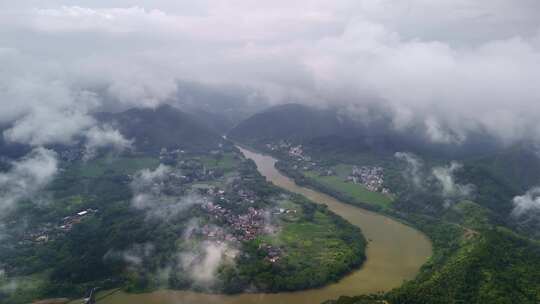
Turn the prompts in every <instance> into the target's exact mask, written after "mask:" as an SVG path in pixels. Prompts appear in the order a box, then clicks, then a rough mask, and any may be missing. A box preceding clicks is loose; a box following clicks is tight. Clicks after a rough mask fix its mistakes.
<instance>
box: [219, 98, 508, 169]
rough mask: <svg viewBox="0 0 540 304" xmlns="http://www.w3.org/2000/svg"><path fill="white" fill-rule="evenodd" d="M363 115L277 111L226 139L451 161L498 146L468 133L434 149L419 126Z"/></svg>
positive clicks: (294, 108)
mask: <svg viewBox="0 0 540 304" xmlns="http://www.w3.org/2000/svg"><path fill="white" fill-rule="evenodd" d="M365 111H366V113H369V114H366V115H364V116H362V117H360V116H354V115H348V114H346V113H343V111H340V110H339V109H337V108H328V109H320V108H315V107H310V106H306V105H300V104H285V105H278V106H274V107H271V108H269V109H267V110H265V111H262V112H260V113H257V114H255V115H253V116H251V117H250V118H248V119H246V120H244V121H242V122H241V123H239V124H238V125H237V126H236V127H235V128H233V129H232V130H231V131H230V132H229V134H228V135H229V137H230V138H232V139H234V140H236V141H239V142H243V143H245V144H249V145H255V146H257V145H260V144H266V143H269V142H277V141H280V140H288V141H293V142H295V143H302V144H304V145H308V146H310V147H312V150H313V152H316V151H320V152H321V153H322V154H324V153H326V152H331V153H336V152H339V153H340V154H347V153H349V154H351V153H353V154H354V153H359V152H370V153H371V152H376V153H388V154H393V153H394V152H397V151H409V152H414V153H416V154H419V155H423V156H425V157H430V158H437V159H451V158H462V157H472V156H477V155H483V154H486V153H492V152H493V151H498V149H499V144H498V142H497V141H496V140H495V139H494V138H492V137H491V136H489V135H488V134H486V133H485V132H482V131H477V132H474V133H473V132H471V133H470V134H468V135H467V138H466V139H465V140H464V141H463V142H462V143H460V144H456V143H454V142H448V143H434V142H432V141H431V140H430V139H429V136H428V135H427V134H426V131H425V127H424V126H423V125H422V123H421V122H417V123H416V124H413V125H411V126H410V127H408V128H406V129H403V130H397V129H396V128H395V127H394V125H393V123H392V119H391V118H390V117H389V116H388V115H387V114H385V113H384V112H382V110H378V109H369V108H366V109H365ZM366 117H368V118H366ZM337 150H339V151H337Z"/></svg>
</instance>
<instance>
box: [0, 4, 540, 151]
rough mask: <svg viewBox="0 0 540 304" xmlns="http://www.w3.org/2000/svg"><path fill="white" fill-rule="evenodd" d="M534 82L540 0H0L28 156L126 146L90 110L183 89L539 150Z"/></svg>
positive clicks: (3, 118) (17, 135) (539, 60)
mask: <svg viewBox="0 0 540 304" xmlns="http://www.w3.org/2000/svg"><path fill="white" fill-rule="evenodd" d="M538 79H540V2H538V1H536V0H517V1H516V0H468V1H465V0H452V1H450V0H440V1H429V0H408V1H406V0H399V1H398V0H335V1H317V0H299V1H290V0H289V1H281V0H275V1H266V2H264V3H262V2H261V1H247V0H243V1H241V0H231V1H219V0H217V1H205V0H202V1H172V0H170V1H163V0H157V1H110V0H108V1H104V0H92V1H83V0H79V1H42V0H41V1H37V0H36V1H16V2H14V1H9V3H8V1H2V3H0V106H1V107H2V111H0V124H1V125H4V126H8V128H7V129H6V130H5V131H4V132H3V136H4V137H5V138H6V139H7V140H9V141H12V142H20V143H26V144H30V145H32V146H34V147H40V146H43V145H47V144H50V143H70V142H72V141H73V140H74V138H75V137H77V136H83V138H84V137H85V138H88V141H93V142H94V143H100V142H101V141H100V140H98V139H97V138H99V137H100V133H99V132H103V134H102V136H103V137H104V138H106V139H108V140H111V138H112V139H114V138H116V139H117V144H120V145H126V144H127V142H125V141H124V139H121V138H118V136H117V134H116V133H115V130H110V129H107V128H106V127H103V126H97V125H96V122H95V121H94V120H93V118H92V117H91V113H93V112H95V111H99V110H103V109H109V108H119V107H120V108H121V107H124V108H127V107H155V106H157V105H159V104H162V103H166V102H171V100H175V99H177V98H178V96H183V97H185V95H183V94H182V93H183V92H182V86H180V87H179V86H178V83H179V82H182V83H196V84H202V85H206V86H209V87H212V86H215V87H218V88H219V87H220V86H223V85H226V86H236V87H239V88H243V91H242V92H245V94H246V95H250V96H251V95H253V96H259V97H261V96H262V97H261V98H262V99H264V100H265V101H268V102H270V103H273V104H279V103H288V102H300V103H306V104H311V105H321V106H340V107H343V108H344V109H347V112H348V113H352V114H353V115H357V117H359V118H360V119H365V120H369V117H366V115H365V113H366V111H365V107H366V106H367V105H375V106H377V107H379V108H382V109H385V111H387V112H388V113H389V114H390V117H391V118H392V125H393V126H394V127H395V128H396V129H403V128H407V126H410V125H412V124H415V123H416V124H418V123H419V124H420V125H422V126H423V127H425V129H426V134H427V136H428V137H429V139H430V140H432V141H434V142H451V143H452V142H455V143H456V144H458V143H459V142H460V141H462V139H463V138H464V137H466V136H467V134H468V132H470V131H474V130H479V129H481V130H486V131H488V132H490V133H491V134H493V135H494V136H496V137H498V138H500V139H501V140H503V141H504V142H509V143H511V142H514V141H516V140H521V139H525V138H527V139H530V138H533V139H536V140H538V139H540V120H538V119H537V116H538V114H540V86H539V85H538V84H537V83H538ZM184 87H185V86H184ZM248 97H249V96H248ZM195 102H196V100H195ZM448 130H451V134H453V135H452V136H450V135H449V133H448ZM456 134H457V135H456Z"/></svg>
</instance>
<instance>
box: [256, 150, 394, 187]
mask: <svg viewBox="0 0 540 304" xmlns="http://www.w3.org/2000/svg"><path fill="white" fill-rule="evenodd" d="M265 147H266V148H267V149H269V150H270V151H272V152H276V153H279V154H281V155H282V156H286V157H287V158H288V159H289V160H290V161H292V163H293V165H292V168H293V169H294V170H303V171H316V172H318V174H319V175H320V176H335V175H337V174H336V172H335V170H333V169H332V168H328V167H325V166H322V165H320V164H318V163H317V162H316V161H314V160H313V158H312V157H310V156H309V155H307V154H306V153H305V151H304V149H303V146H302V145H295V144H291V143H289V142H287V141H284V140H281V141H279V142H278V143H267V144H266V145H265ZM344 181H345V182H350V183H354V184H359V185H362V186H363V187H365V188H366V189H367V190H368V191H372V192H380V193H382V194H390V190H389V189H388V188H385V187H384V169H383V168H382V167H379V166H353V167H352V169H351V172H350V174H348V175H347V177H346V178H345V179H344Z"/></svg>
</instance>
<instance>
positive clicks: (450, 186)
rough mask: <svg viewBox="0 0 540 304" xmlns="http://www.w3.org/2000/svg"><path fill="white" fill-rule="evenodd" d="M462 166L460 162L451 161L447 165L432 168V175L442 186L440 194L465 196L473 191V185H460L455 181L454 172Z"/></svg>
mask: <svg viewBox="0 0 540 304" xmlns="http://www.w3.org/2000/svg"><path fill="white" fill-rule="evenodd" d="M462 168H463V165H461V164H460V163H458V162H451V163H450V165H449V166H446V167H435V168H433V169H432V173H433V176H434V177H435V178H436V179H437V181H438V182H439V184H440V185H441V187H442V195H443V196H444V197H466V196H469V195H471V193H472V192H473V189H474V187H473V185H471V184H467V185H462V184H458V183H456V181H455V177H454V174H455V172H456V171H458V170H460V169H462Z"/></svg>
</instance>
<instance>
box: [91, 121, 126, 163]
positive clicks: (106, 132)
mask: <svg viewBox="0 0 540 304" xmlns="http://www.w3.org/2000/svg"><path fill="white" fill-rule="evenodd" d="M85 136H86V143H85V155H84V158H85V159H90V158H92V157H94V155H95V154H96V152H97V150H99V149H101V148H112V149H113V150H114V151H116V152H122V151H124V150H128V149H131V148H132V145H133V140H128V139H126V138H124V136H122V134H121V133H120V132H119V131H118V130H115V129H113V128H112V127H111V126H107V125H106V126H102V127H92V128H91V129H90V130H88V131H87V132H86V134H85Z"/></svg>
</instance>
